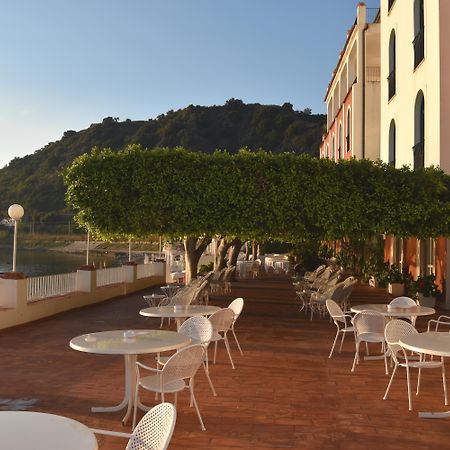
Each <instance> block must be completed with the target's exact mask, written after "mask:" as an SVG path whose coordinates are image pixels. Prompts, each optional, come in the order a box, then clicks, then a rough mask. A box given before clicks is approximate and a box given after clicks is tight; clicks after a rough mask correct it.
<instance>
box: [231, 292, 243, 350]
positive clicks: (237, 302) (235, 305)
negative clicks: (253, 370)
mask: <svg viewBox="0 0 450 450" xmlns="http://www.w3.org/2000/svg"><path fill="white" fill-rule="evenodd" d="M228 308H230V309H231V310H233V312H234V319H233V323H232V324H231V332H232V333H233V336H234V340H235V341H236V344H237V346H238V349H239V352H240V353H241V355H242V356H243V355H244V352H243V351H242V349H241V346H240V344H239V341H238V338H237V336H236V333H235V331H234V325H235V324H236V321H237V320H238V318H239V316H240V314H241V312H242V309H243V308H244V299H243V298H242V297H238V298H235V299H234V300H233V301H232V302H231V303H230V304H229V305H228Z"/></svg>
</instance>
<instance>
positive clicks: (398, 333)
mask: <svg viewBox="0 0 450 450" xmlns="http://www.w3.org/2000/svg"><path fill="white" fill-rule="evenodd" d="M417 333H418V331H417V330H416V329H415V328H414V327H413V326H412V325H411V324H410V323H408V322H405V321H404V320H399V319H395V320H391V321H390V322H388V323H387V325H386V329H385V336H386V343H387V345H388V347H389V350H390V354H391V356H392V359H393V361H394V370H393V372H392V375H391V379H390V380H389V384H388V385H387V388H386V392H385V394H384V397H383V400H386V399H387V396H388V392H389V389H390V387H391V384H392V380H393V379H394V375H395V372H396V370H397V367H405V368H406V383H407V387H408V407H409V410H410V411H411V409H412V399H411V382H410V375H409V369H410V368H416V369H419V376H418V379H417V390H416V395H418V394H419V388H420V372H421V370H422V369H435V368H439V367H441V368H442V384H443V386H444V400H445V404H446V405H447V404H448V400H447V385H446V382H445V366H444V358H441V360H440V361H425V360H423V359H422V358H421V359H420V360H419V361H417V360H412V358H411V356H410V355H408V352H406V351H405V349H404V348H403V347H402V346H401V345H400V344H399V341H400V340H401V338H402V337H404V336H408V335H410V334H417ZM399 352H402V354H403V358H404V361H403V360H400V359H399V355H398V353H399Z"/></svg>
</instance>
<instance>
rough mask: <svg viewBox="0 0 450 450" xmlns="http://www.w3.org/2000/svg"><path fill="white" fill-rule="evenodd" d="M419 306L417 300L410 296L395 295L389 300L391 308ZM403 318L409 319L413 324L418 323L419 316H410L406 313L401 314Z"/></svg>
mask: <svg viewBox="0 0 450 450" xmlns="http://www.w3.org/2000/svg"><path fill="white" fill-rule="evenodd" d="M415 306H417V302H416V301H415V300H413V299H412V298H410V297H395V298H394V299H393V300H391V301H390V302H389V307H391V308H413V307H415ZM401 318H402V319H408V320H409V321H411V323H412V324H413V326H415V325H416V319H417V316H409V315H407V314H405V315H404V316H401Z"/></svg>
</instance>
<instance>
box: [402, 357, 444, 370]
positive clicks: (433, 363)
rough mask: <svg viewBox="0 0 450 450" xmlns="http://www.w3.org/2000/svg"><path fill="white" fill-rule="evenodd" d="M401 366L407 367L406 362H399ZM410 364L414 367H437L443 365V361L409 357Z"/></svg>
mask: <svg viewBox="0 0 450 450" xmlns="http://www.w3.org/2000/svg"><path fill="white" fill-rule="evenodd" d="M399 366H402V367H406V362H401V363H399ZM408 366H409V367H413V368H414V369H435V368H436V367H441V366H442V362H441V361H440V360H439V361H410V360H409V359H408Z"/></svg>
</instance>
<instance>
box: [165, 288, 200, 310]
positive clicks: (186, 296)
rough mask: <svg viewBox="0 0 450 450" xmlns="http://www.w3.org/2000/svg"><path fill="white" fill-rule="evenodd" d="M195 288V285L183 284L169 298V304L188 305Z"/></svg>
mask: <svg viewBox="0 0 450 450" xmlns="http://www.w3.org/2000/svg"><path fill="white" fill-rule="evenodd" d="M196 290H197V287H195V286H193V287H191V286H185V287H184V288H182V289H180V290H179V291H178V292H177V293H176V294H175V295H174V296H173V297H172V298H171V299H170V303H169V305H183V306H187V305H190V304H191V302H192V300H193V299H194V294H195V292H196Z"/></svg>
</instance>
